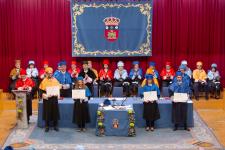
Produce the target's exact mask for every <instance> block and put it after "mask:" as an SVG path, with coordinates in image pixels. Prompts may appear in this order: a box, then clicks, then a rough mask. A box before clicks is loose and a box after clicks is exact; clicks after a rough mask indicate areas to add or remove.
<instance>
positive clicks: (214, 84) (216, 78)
mask: <svg viewBox="0 0 225 150" xmlns="http://www.w3.org/2000/svg"><path fill="white" fill-rule="evenodd" d="M207 76H208V79H209V81H208V87H209V91H210V93H211V94H212V96H213V95H214V96H215V98H216V99H219V97H220V73H219V71H218V70H217V64H215V63H213V64H212V65H211V70H209V71H208V75H207Z"/></svg>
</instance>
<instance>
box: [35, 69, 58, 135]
mask: <svg viewBox="0 0 225 150" xmlns="http://www.w3.org/2000/svg"><path fill="white" fill-rule="evenodd" d="M45 72H46V73H45V78H44V79H43V80H42V82H41V83H40V85H39V89H40V93H41V96H42V99H43V115H42V119H43V120H44V121H45V132H48V131H49V127H50V123H51V122H53V126H54V130H55V131H58V130H59V129H58V120H59V119H60V115H59V107H58V95H51V96H48V95H47V93H46V92H47V91H46V89H47V87H53V86H59V88H61V84H60V83H59V81H58V80H57V79H56V78H54V77H53V69H52V68H51V67H47V68H46V69H45Z"/></svg>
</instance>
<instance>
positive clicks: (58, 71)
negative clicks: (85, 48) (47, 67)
mask: <svg viewBox="0 0 225 150" xmlns="http://www.w3.org/2000/svg"><path fill="white" fill-rule="evenodd" d="M61 71H62V66H61V61H60V62H58V64H57V70H56V71H55V72H54V73H53V76H54V77H55V78H56V77H57V76H59V75H60V72H61Z"/></svg>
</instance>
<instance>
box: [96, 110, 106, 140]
mask: <svg viewBox="0 0 225 150" xmlns="http://www.w3.org/2000/svg"><path fill="white" fill-rule="evenodd" d="M103 122H104V113H103V111H101V110H98V111H97V126H98V133H97V135H98V136H104V135H105V126H104V123H103Z"/></svg>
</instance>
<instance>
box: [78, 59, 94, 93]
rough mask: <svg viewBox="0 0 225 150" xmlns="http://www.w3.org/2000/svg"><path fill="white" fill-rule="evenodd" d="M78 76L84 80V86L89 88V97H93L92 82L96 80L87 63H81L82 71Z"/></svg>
mask: <svg viewBox="0 0 225 150" xmlns="http://www.w3.org/2000/svg"><path fill="white" fill-rule="evenodd" d="M79 76H81V77H83V78H84V84H85V85H86V86H87V87H88V88H89V90H90V92H91V95H93V82H94V81H95V79H96V75H95V73H94V72H93V71H92V70H91V69H90V68H89V67H88V62H87V61H83V69H82V70H81V71H80V73H79Z"/></svg>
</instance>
